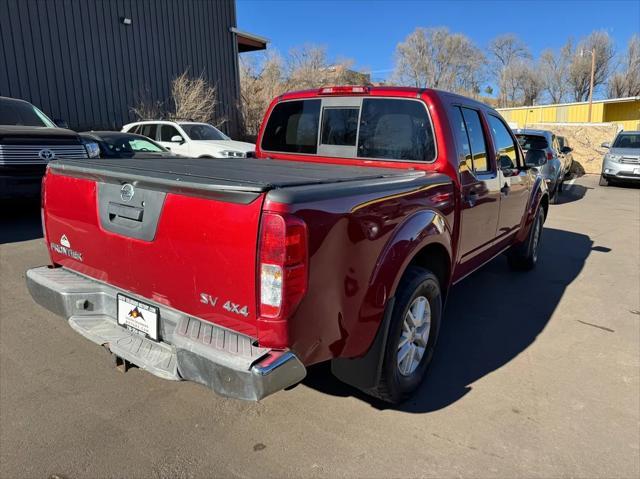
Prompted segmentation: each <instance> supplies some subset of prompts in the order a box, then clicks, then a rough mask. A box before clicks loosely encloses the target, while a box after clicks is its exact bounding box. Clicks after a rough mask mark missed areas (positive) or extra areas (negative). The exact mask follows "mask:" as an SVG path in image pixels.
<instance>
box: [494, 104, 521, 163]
mask: <svg viewBox="0 0 640 479" xmlns="http://www.w3.org/2000/svg"><path fill="white" fill-rule="evenodd" d="M488 119H489V127H490V128H491V134H492V136H493V142H494V143H495V146H496V150H497V151H496V161H497V163H498V165H499V166H500V168H517V167H518V147H517V146H516V143H515V141H514V140H513V138H512V137H511V134H510V133H509V130H508V129H507V127H506V126H505V124H504V123H503V122H502V120H500V119H499V118H498V117H497V116H493V115H488Z"/></svg>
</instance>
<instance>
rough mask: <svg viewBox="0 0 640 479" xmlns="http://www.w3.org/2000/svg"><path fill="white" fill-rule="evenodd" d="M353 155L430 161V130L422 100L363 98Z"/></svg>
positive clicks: (433, 149)
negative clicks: (355, 149) (355, 152)
mask: <svg viewBox="0 0 640 479" xmlns="http://www.w3.org/2000/svg"><path fill="white" fill-rule="evenodd" d="M357 154H358V157H361V158H380V159H390V160H409V161H433V160H434V159H435V143H434V139H433V131H432V129H431V122H430V121H429V116H428V115H427V111H426V109H425V107H424V105H423V103H422V102H418V101H413V100H402V99H373V98H366V99H364V100H363V101H362V114H361V116H360V133H359V137H358V153H357Z"/></svg>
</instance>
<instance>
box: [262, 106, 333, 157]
mask: <svg viewBox="0 0 640 479" xmlns="http://www.w3.org/2000/svg"><path fill="white" fill-rule="evenodd" d="M320 102H321V100H300V101H287V102H283V103H278V104H277V105H276V106H275V107H274V109H273V111H272V112H271V116H270V117H269V121H268V123H267V126H266V127H265V130H264V136H263V138H262V148H263V149H265V150H267V151H282V152H284V153H307V154H314V153H316V152H317V151H318V122H319V121H320Z"/></svg>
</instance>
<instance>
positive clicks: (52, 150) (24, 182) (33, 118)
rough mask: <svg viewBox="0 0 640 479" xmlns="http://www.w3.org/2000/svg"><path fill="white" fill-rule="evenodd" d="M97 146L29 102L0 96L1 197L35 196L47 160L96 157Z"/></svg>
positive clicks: (37, 194)
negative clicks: (60, 126)
mask: <svg viewBox="0 0 640 479" xmlns="http://www.w3.org/2000/svg"><path fill="white" fill-rule="evenodd" d="M97 148H98V147H97V145H96V144H95V143H93V144H91V143H89V144H87V145H86V146H85V145H83V143H82V142H81V140H80V137H79V136H78V134H77V133H76V132H74V131H70V130H67V129H64V128H59V127H58V126H56V124H55V123H54V122H53V121H51V120H50V119H49V118H48V117H47V115H45V114H44V113H42V112H41V111H40V110H39V109H37V108H36V107H35V106H33V105H32V104H31V103H29V102H26V101H24V100H18V99H15V98H7V97H0V199H12V198H37V197H38V196H39V195H40V182H41V180H42V176H43V175H44V171H45V168H46V166H47V164H48V163H49V161H51V160H54V159H84V158H87V157H88V156H96V155H97V154H98V150H97Z"/></svg>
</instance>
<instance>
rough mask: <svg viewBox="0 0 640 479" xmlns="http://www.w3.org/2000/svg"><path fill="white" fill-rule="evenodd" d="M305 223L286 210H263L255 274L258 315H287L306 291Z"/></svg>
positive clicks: (269, 317)
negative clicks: (282, 212)
mask: <svg viewBox="0 0 640 479" xmlns="http://www.w3.org/2000/svg"><path fill="white" fill-rule="evenodd" d="M307 262H308V251H307V226H306V224H305V223H304V221H302V220H301V219H300V218H296V217H295V216H291V215H287V214H279V213H263V215H262V225H261V230H260V251H259V263H258V274H259V278H260V308H259V309H260V317H262V318H264V319H267V320H282V319H286V318H287V317H288V316H289V315H290V314H291V313H292V312H293V311H294V310H295V309H296V308H297V307H298V304H300V301H301V300H302V298H303V297H304V295H305V293H306V292H307Z"/></svg>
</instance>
